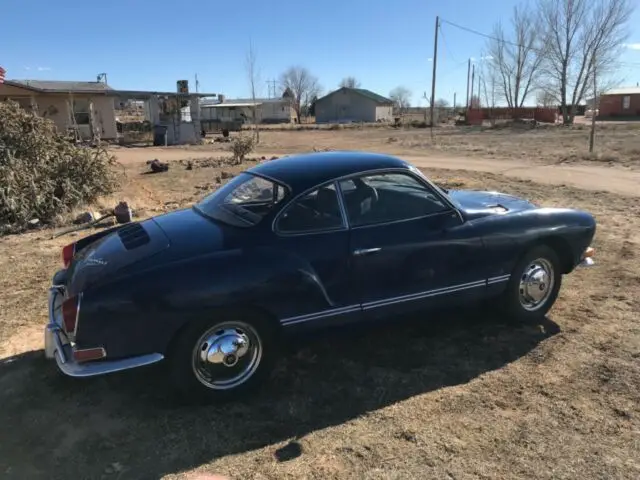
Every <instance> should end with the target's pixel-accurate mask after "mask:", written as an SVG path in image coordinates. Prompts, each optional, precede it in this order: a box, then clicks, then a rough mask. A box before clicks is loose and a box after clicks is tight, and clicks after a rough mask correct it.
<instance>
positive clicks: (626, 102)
mask: <svg viewBox="0 0 640 480" xmlns="http://www.w3.org/2000/svg"><path fill="white" fill-rule="evenodd" d="M622 108H623V109H625V110H629V109H630V108H631V97H630V96H629V95H625V96H624V97H622Z"/></svg>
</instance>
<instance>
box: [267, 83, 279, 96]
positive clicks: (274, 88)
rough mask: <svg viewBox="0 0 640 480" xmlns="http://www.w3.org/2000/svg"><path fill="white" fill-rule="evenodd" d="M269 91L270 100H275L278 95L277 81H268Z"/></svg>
mask: <svg viewBox="0 0 640 480" xmlns="http://www.w3.org/2000/svg"><path fill="white" fill-rule="evenodd" d="M267 89H268V92H269V93H268V95H269V98H275V97H276V96H277V95H276V81H275V80H267ZM272 90H273V97H272V96H271V91H272Z"/></svg>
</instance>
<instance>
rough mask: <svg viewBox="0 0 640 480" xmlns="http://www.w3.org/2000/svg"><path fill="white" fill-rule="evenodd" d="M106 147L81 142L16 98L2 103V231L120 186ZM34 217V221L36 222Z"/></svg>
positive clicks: (46, 219) (47, 216) (42, 218)
mask: <svg viewBox="0 0 640 480" xmlns="http://www.w3.org/2000/svg"><path fill="white" fill-rule="evenodd" d="M114 162H115V159H114V157H113V156H111V155H110V154H109V153H108V152H107V151H106V150H105V149H104V148H102V147H100V146H98V147H96V148H89V147H83V146H77V145H74V144H72V143H70V141H69V140H68V139H67V138H65V137H63V136H61V135H59V134H57V133H56V131H55V126H54V124H53V123H52V122H51V121H50V120H47V119H43V118H41V117H38V116H35V115H32V114H31V113H28V112H26V111H25V110H23V109H21V108H20V106H19V105H18V104H17V103H15V102H2V103H0V234H2V233H7V232H17V231H21V230H24V229H25V228H26V227H27V225H28V224H29V223H28V222H29V221H30V220H34V219H38V220H39V222H37V223H45V224H46V223H51V222H52V221H53V220H54V219H55V218H56V216H58V215H60V214H61V213H64V212H68V211H69V210H71V209H73V208H76V207H79V206H81V205H84V204H87V203H91V202H93V201H95V200H96V199H97V198H99V197H100V196H102V195H107V194H109V193H111V192H112V191H113V190H114V188H115V187H116V186H117V182H116V175H115V174H114V171H113V168H112V166H113V164H114ZM34 223H35V222H34Z"/></svg>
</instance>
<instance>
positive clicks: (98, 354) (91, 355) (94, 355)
mask: <svg viewBox="0 0 640 480" xmlns="http://www.w3.org/2000/svg"><path fill="white" fill-rule="evenodd" d="M106 356H107V352H105V351H104V348H102V347H98V348H87V349H84V350H74V351H73V358H74V360H75V361H76V362H90V361H91V360H100V359H101V358H104V357H106Z"/></svg>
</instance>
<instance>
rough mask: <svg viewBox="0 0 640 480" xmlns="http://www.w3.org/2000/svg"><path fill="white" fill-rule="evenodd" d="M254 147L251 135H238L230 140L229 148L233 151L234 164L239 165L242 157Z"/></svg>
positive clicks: (242, 159)
mask: <svg viewBox="0 0 640 480" xmlns="http://www.w3.org/2000/svg"><path fill="white" fill-rule="evenodd" d="M254 147H255V142H254V139H253V136H249V135H240V136H238V137H236V138H234V139H233V140H232V141H231V145H230V146H229V150H231V153H233V158H234V160H235V162H236V164H238V165H239V164H240V163H242V162H243V161H244V158H245V157H246V156H247V155H249V154H250V153H251V152H252V151H253V148H254Z"/></svg>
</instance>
